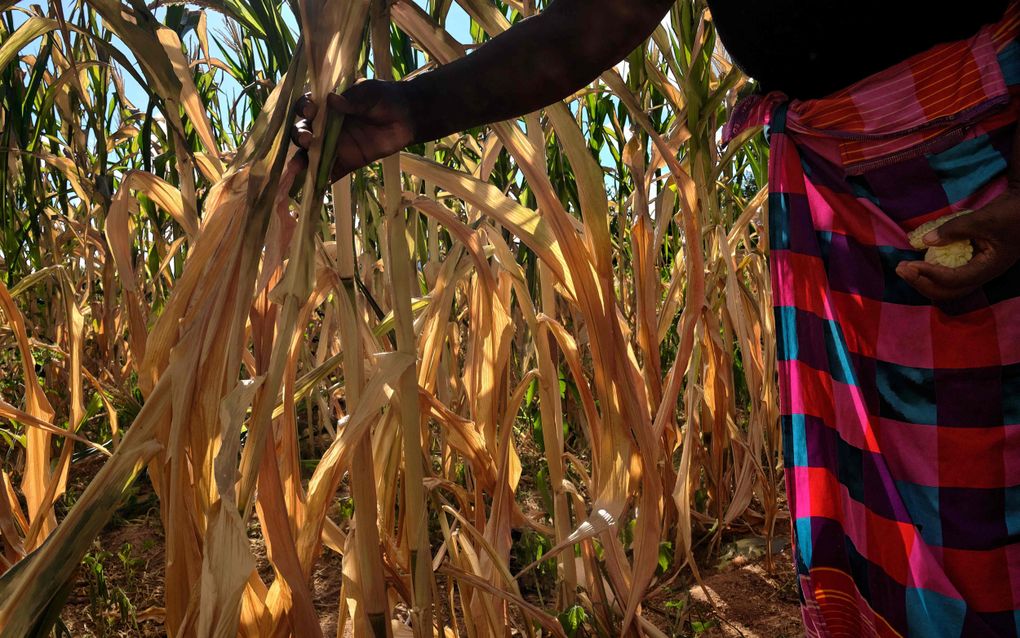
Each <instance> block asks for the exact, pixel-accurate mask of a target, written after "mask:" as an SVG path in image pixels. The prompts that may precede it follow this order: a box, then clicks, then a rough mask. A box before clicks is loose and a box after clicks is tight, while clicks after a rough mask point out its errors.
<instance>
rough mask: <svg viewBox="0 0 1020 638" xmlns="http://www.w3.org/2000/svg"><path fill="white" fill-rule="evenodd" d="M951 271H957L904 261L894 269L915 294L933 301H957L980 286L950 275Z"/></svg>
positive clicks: (966, 279) (967, 279)
mask: <svg viewBox="0 0 1020 638" xmlns="http://www.w3.org/2000/svg"><path fill="white" fill-rule="evenodd" d="M953 270H957V269H955V268H946V267H945V266H939V265H936V264H929V263H927V262H924V261H905V262H902V263H900V265H899V266H897V267H896V274H897V275H899V276H900V277H901V278H902V279H903V280H904V281H906V282H907V283H908V284H910V285H911V286H912V287H913V288H914V289H915V290H917V292H919V293H921V294H922V295H924V296H925V297H927V298H929V299H932V300H934V301H949V300H951V299H957V298H959V297H962V296H964V295H966V294H968V293H970V292H973V291H974V290H976V289H977V288H978V286H980V283H974V282H973V281H972V280H970V279H969V278H960V277H959V276H957V275H953V274H951V273H952V271H953ZM944 271H948V272H944Z"/></svg>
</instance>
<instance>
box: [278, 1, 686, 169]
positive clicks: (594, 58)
mask: <svg viewBox="0 0 1020 638" xmlns="http://www.w3.org/2000/svg"><path fill="white" fill-rule="evenodd" d="M672 4H673V0H555V1H554V2H553V3H552V4H551V5H550V6H549V8H548V9H546V10H545V11H544V12H542V13H541V14H539V15H537V16H535V17H532V18H529V19H527V20H523V21H521V22H519V23H518V24H516V25H514V26H513V27H512V28H510V29H508V30H507V31H506V32H505V33H503V34H501V35H499V36H496V37H494V38H492V39H491V40H489V41H488V42H486V43H485V44H483V45H482V46H480V47H478V49H477V50H475V51H474V52H472V53H471V54H470V55H468V56H465V57H464V58H462V59H460V60H457V61H455V62H453V63H451V64H447V65H445V66H442V67H440V68H438V69H436V70H435V71H432V72H430V73H425V74H423V75H421V76H419V77H417V78H415V79H414V80H411V81H408V82H380V81H375V80H372V81H367V82H362V83H360V84H357V85H355V86H354V87H352V88H351V89H349V90H348V91H347V92H345V93H344V94H343V95H333V96H330V98H329V107H330V109H331V110H332V111H334V112H336V113H343V114H344V115H345V116H346V117H345V120H344V127H343V132H342V133H341V138H340V141H339V144H338V150H337V160H336V164H335V166H334V170H333V176H334V178H338V177H340V176H342V175H345V174H347V173H349V172H350V171H352V170H355V169H357V168H360V167H361V166H365V165H366V164H368V163H370V162H373V161H375V160H377V159H379V158H381V157H385V156H386V155H389V154H391V153H394V152H396V151H398V150H400V149H402V148H404V147H405V146H408V145H409V144H412V143H415V142H424V141H429V140H433V139H436V138H439V137H443V136H445V135H448V134H450V133H454V132H457V131H462V130H465V129H469V128H473V127H475V126H479V125H482V124H487V123H490V122H496V121H500V120H505V119H508V118H511V117H515V116H518V115H522V114H524V113H529V112H531V111H534V110H536V109H538V108H541V107H543V106H546V105H548V104H551V103H553V102H555V101H557V100H560V99H563V98H564V97H566V96H568V95H570V94H571V93H573V92H574V91H577V90H578V89H580V88H581V87H583V86H585V85H586V84H588V83H589V82H591V81H592V80H593V79H595V78H596V77H597V76H598V75H599V74H600V73H602V71H604V70H606V69H607V68H609V67H611V66H612V65H613V64H615V63H617V62H618V61H620V60H621V59H623V58H624V57H625V56H626V55H627V54H628V53H630V52H631V51H632V50H633V49H634V48H635V47H636V46H637V45H638V44H640V43H641V42H642V41H643V40H644V39H645V38H647V37H648V36H649V34H651V32H652V31H653V30H654V29H655V27H656V26H658V24H659V22H660V21H661V20H662V18H663V16H664V15H665V14H666V12H667V11H668V10H669V8H670V7H671V6H672ZM317 108H318V107H317V105H315V104H312V103H311V102H309V101H308V100H304V101H303V102H302V103H301V104H299V105H298V112H299V114H300V115H301V116H302V117H303V118H305V119H304V120H302V121H301V122H299V123H298V124H297V126H296V127H295V131H294V136H293V137H294V141H295V142H296V143H297V144H298V145H300V146H303V147H307V145H308V143H309V142H310V140H311V132H310V131H309V130H308V125H309V124H308V122H309V121H310V120H311V118H312V117H313V116H314V114H315V112H316V110H317Z"/></svg>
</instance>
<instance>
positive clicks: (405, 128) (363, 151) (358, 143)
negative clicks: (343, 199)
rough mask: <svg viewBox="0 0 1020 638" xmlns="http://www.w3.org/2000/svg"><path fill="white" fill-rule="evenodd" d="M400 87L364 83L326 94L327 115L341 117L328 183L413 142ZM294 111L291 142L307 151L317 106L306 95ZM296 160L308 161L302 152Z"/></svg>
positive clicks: (412, 134) (373, 82)
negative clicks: (342, 121) (342, 118)
mask: <svg viewBox="0 0 1020 638" xmlns="http://www.w3.org/2000/svg"><path fill="white" fill-rule="evenodd" d="M403 88H404V87H403V86H402V84H401V83H399V82H381V81H379V80H366V81H364V82H360V83H358V84H355V85H354V86H352V87H351V88H349V89H348V90H347V91H345V92H344V93H343V94H342V95H338V94H335V93H332V94H330V95H329V97H328V99H327V100H326V107H327V108H328V109H329V116H330V117H335V116H337V115H343V116H344V124H343V127H342V128H341V129H340V139H339V140H338V142H337V146H336V158H335V160H334V162H333V169H332V171H331V173H330V178H331V179H332V180H338V179H340V178H341V177H343V176H344V175H347V174H348V173H350V172H351V171H354V170H357V169H359V168H361V167H362V166H367V165H368V164H370V163H372V162H374V161H375V160H377V159H380V158H383V157H386V156H388V155H392V154H393V153H396V152H397V151H399V150H400V149H402V148H404V147H405V146H407V145H409V144H411V143H412V142H413V141H414V133H415V132H414V125H413V122H412V118H411V105H410V104H409V102H408V99H407V97H406V92H405V91H404V90H403ZM296 110H297V114H298V116H299V117H300V118H301V119H300V120H298V121H297V123H296V124H295V125H294V128H293V129H292V130H291V139H292V140H293V141H294V143H295V144H297V145H298V146H300V147H301V148H302V149H305V150H307V149H308V146H309V145H310V144H311V143H312V135H313V132H312V130H311V123H312V121H313V120H314V118H315V115H316V114H317V113H318V111H319V105H318V104H316V103H315V102H313V101H312V100H311V98H309V97H308V96H307V95H306V96H304V97H302V98H301V99H300V100H299V101H298V103H297V105H296ZM296 161H297V162H302V161H304V162H307V161H308V160H307V157H306V156H304V154H303V153H302V154H299V156H298V158H297V159H296Z"/></svg>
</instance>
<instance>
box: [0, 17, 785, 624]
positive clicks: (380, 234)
mask: <svg viewBox="0 0 1020 638" xmlns="http://www.w3.org/2000/svg"><path fill="white" fill-rule="evenodd" d="M543 5H544V3H543V2H537V3H536V2H534V0H506V1H505V2H503V1H494V0H396V1H392V0H343V1H336V0H332V1H326V0H294V1H293V2H291V3H288V4H281V3H278V2H275V1H271V0H215V1H206V0H203V1H202V2H194V3H178V2H174V3H166V4H164V3H162V2H158V1H157V2H155V3H153V4H149V5H146V4H145V3H142V2H140V1H137V0H131V1H130V2H123V1H122V0H80V1H79V2H78V3H75V4H69V3H64V2H50V3H49V4H48V5H46V6H39V5H31V4H28V3H24V4H22V3H13V2H11V1H10V0H0V83H2V84H0V86H2V89H3V90H2V92H0V185H2V188H0V228H2V233H0V263H2V268H0V272H2V275H3V276H2V277H0V317H2V326H3V330H2V331H0V346H2V349H0V418H2V422H3V423H2V428H0V434H2V439H3V445H4V446H5V451H4V465H3V467H2V475H0V477H2V488H0V635H2V636H5V637H6V636H12V637H19V638H20V637H22V636H45V635H50V632H51V631H52V630H53V627H54V626H55V625H58V624H59V623H60V618H61V614H62V612H63V610H64V606H65V602H66V599H67V596H68V593H69V591H70V589H71V587H72V586H73V584H74V582H75V579H76V577H77V576H76V572H77V568H78V565H79V564H80V563H81V561H82V559H83V557H84V556H85V554H86V552H88V551H89V549H90V547H91V545H92V542H93V540H94V539H95V538H96V537H97V536H98V535H99V534H100V532H101V531H102V530H103V529H104V527H105V526H107V525H108V523H109V522H110V520H111V518H112V517H113V515H114V514H115V513H116V512H117V510H118V507H119V506H120V504H121V502H122V500H123V498H124V496H125V495H126V494H127V492H128V491H129V490H130V489H131V488H132V485H133V484H135V483H136V482H139V481H142V482H147V483H148V484H151V487H152V490H153V491H154V492H155V494H156V495H157V497H158V503H159V521H160V524H161V525H162V528H163V536H164V538H165V561H164V564H163V565H162V571H163V574H164V579H165V586H164V600H163V601H162V605H161V607H160V609H159V610H158V616H159V618H160V621H161V622H162V623H163V629H162V630H163V631H165V633H166V634H167V635H170V636H249V637H255V636H302V637H305V636H321V635H323V630H322V625H321V621H320V614H319V612H318V611H317V610H316V608H315V607H314V605H313V603H312V601H313V591H312V588H313V583H312V580H311V576H312V573H313V570H314V568H315V566H316V565H317V564H318V563H319V562H320V561H321V560H322V558H323V555H324V553H336V554H338V555H340V556H341V557H342V575H340V582H341V587H340V593H339V597H338V599H337V600H336V601H335V605H334V607H333V608H332V610H331V611H330V614H331V615H332V616H333V617H335V618H336V622H337V625H338V630H337V632H338V633H337V635H345V634H344V632H348V634H347V635H354V636H376V637H379V636H393V635H414V636H429V637H431V636H471V637H476V636H478V637H482V636H504V635H506V636H509V635H511V634H517V635H529V636H565V635H567V634H568V633H571V634H574V633H575V631H576V630H577V627H576V626H574V627H568V624H569V623H567V622H565V621H564V618H565V615H566V614H567V613H568V612H571V610H580V611H581V612H583V613H582V614H581V615H582V617H583V619H584V620H583V623H582V625H583V631H584V632H585V633H586V634H588V635H600V636H621V635H626V636H645V635H649V636H664V635H666V634H665V633H664V631H665V630H664V629H663V628H661V627H656V626H655V623H654V622H653V621H652V620H650V619H649V618H648V617H647V614H645V613H643V603H644V602H645V601H646V600H647V598H648V596H649V595H650V593H652V592H654V591H656V590H658V589H661V588H663V587H666V586H668V585H669V583H671V582H673V581H675V580H676V579H678V578H681V579H697V578H699V571H698V563H697V559H698V557H699V556H706V555H709V554H710V553H711V551H712V550H713V549H714V548H716V547H717V546H718V544H719V543H720V542H721V540H722V539H723V538H724V535H726V534H729V533H734V532H738V531H747V530H750V531H753V532H755V533H758V534H761V535H763V536H766V537H771V535H772V534H773V533H774V532H775V531H776V529H777V523H779V524H780V525H781V524H782V523H780V521H781V519H782V513H781V503H780V498H779V493H780V481H781V476H780V474H779V471H780V468H781V465H780V460H779V441H778V430H777V427H778V416H777V414H778V413H777V398H776V389H775V381H774V378H775V348H774V329H773V323H772V317H771V314H770V310H769V306H770V291H769V277H768V271H767V265H766V250H767V246H768V237H767V230H766V227H765V221H764V220H765V216H764V215H763V213H764V211H763V207H764V205H765V202H766V197H765V190H764V186H765V183H764V182H765V172H766V171H765V162H766V151H765V147H764V141H763V139H762V137H761V136H760V135H759V134H758V133H759V132H758V131H750V132H748V133H746V134H745V135H743V136H741V137H740V138H738V139H736V140H734V141H733V142H731V143H730V145H729V146H728V147H726V148H722V147H721V146H720V144H719V141H718V140H719V132H720V130H721V128H722V126H723V125H724V124H725V122H726V119H727V116H728V113H729V112H730V109H731V108H732V106H733V104H734V103H735V101H736V99H737V95H738V93H740V92H741V91H745V90H748V89H749V88H750V87H748V86H747V80H746V79H745V78H744V77H743V76H742V75H741V73H740V72H739V70H737V69H736V68H734V67H733V66H732V65H731V63H730V62H729V61H728V58H727V57H726V55H725V52H724V51H722V49H721V48H720V47H719V46H718V44H717V42H716V39H715V34H714V29H713V26H712V22H711V16H710V15H709V14H708V13H707V12H706V11H705V10H704V6H703V3H702V2H700V1H699V0H679V1H678V3H677V5H676V6H675V7H674V9H673V10H672V11H671V13H670V15H669V18H668V19H667V20H666V21H664V22H663V24H662V25H661V27H660V28H658V29H657V30H656V32H655V33H654V35H653V36H652V37H651V38H650V39H649V40H648V41H647V42H646V43H645V44H644V45H642V46H641V47H640V48H638V49H637V50H636V51H634V52H633V54H632V55H630V56H629V57H628V58H627V60H625V61H624V62H623V63H621V64H620V65H618V66H617V67H615V68H613V69H610V70H608V71H606V72H605V73H604V74H603V75H602V76H601V77H600V78H599V79H598V80H597V81H596V82H594V83H593V84H592V85H591V86H589V87H587V88H586V89H584V90H582V91H580V92H579V93H577V94H575V95H573V96H571V97H570V98H569V99H567V100H565V101H563V102H561V103H557V104H553V105H550V106H549V107H548V108H546V109H543V110H542V111H540V112H536V113H532V114H529V115H527V116H525V117H522V118H520V120H518V121H514V122H502V123H497V124H493V125H491V126H486V127H482V128H479V129H475V130H470V131H465V132H463V133H462V134H458V135H453V136H450V137H447V138H445V139H441V140H438V141H436V142H430V143H428V144H423V145H418V146H416V147H412V148H410V149H408V150H407V151H406V152H402V153H400V154H398V155H394V156H392V157H389V158H387V159H385V160H383V161H381V162H379V163H378V164H376V165H373V166H369V167H367V168H364V169H361V170H359V171H357V172H355V173H354V174H352V175H349V176H347V177H345V178H343V179H342V180H340V181H338V182H335V183H333V184H330V183H328V182H329V180H328V174H329V167H330V160H331V158H332V156H333V153H334V152H335V144H336V138H337V132H338V130H339V129H338V127H341V126H343V123H342V121H337V120H333V121H330V122H327V121H326V115H325V114H326V109H321V113H320V114H319V115H318V116H317V117H318V121H316V122H315V128H314V130H316V131H321V132H322V134H321V135H319V136H317V137H316V138H315V139H314V141H313V142H312V144H311V147H310V149H309V152H308V155H309V162H308V166H309V167H308V170H307V171H304V172H302V173H299V172H297V171H296V170H295V169H294V168H293V167H294V165H293V164H291V163H289V162H288V160H289V158H290V156H291V155H292V154H293V152H294V149H293V148H292V147H291V146H290V143H289V128H290V126H291V124H292V122H293V120H294V114H293V104H294V103H295V101H296V99H297V98H298V97H299V96H300V95H302V94H304V93H305V92H310V93H311V95H312V97H313V99H317V100H322V99H324V98H325V96H326V95H327V94H328V93H330V92H336V91H342V90H343V89H345V88H346V87H348V86H350V85H351V84H353V83H354V82H356V81H358V80H359V79H361V78H366V77H374V78H383V79H392V80H394V81H401V80H402V79H404V78H405V77H408V76H413V75H415V74H418V73H423V72H428V69H429V67H432V66H435V65H442V64H445V63H448V62H450V61H451V60H454V59H456V58H458V57H460V56H463V55H466V53H467V51H469V50H470V47H471V46H473V45H475V44H478V43H480V42H482V41H484V40H485V39H486V38H488V37H491V36H494V35H496V34H498V33H500V32H502V31H504V30H505V29H507V28H509V27H510V25H511V24H513V23H514V22H515V21H517V20H519V19H521V18H523V17H527V16H529V15H532V14H534V13H536V12H538V11H540V10H541V9H542V7H543ZM457 16H460V18H457ZM458 19H459V20H462V21H463V23H464V24H467V29H461V33H459V34H458V36H457V37H455V36H454V35H453V34H452V33H451V31H454V30H456V29H454V27H453V24H454V22H456V21H457V20H458ZM458 38H460V39H458ZM99 457H102V459H103V460H102V463H101V464H100V465H99V467H100V468H101V469H99V470H98V472H96V473H95V474H94V476H90V477H88V479H89V480H88V482H87V487H85V489H84V491H83V492H82V493H81V494H80V495H75V498H73V499H72V498H70V496H68V495H66V493H67V491H68V480H69V476H71V475H75V474H76V468H77V466H78V465H79V464H81V463H83V462H84V461H85V460H88V459H94V458H99ZM341 495H343V496H344V497H346V498H349V499H350V501H351V502H352V503H353V513H350V512H348V513H347V514H340V513H338V510H337V503H338V500H339V498H340V496H341ZM250 533H254V534H257V535H258V536H260V537H261V539H262V540H263V541H264V544H265V550H266V560H267V561H268V565H269V566H270V567H271V570H269V571H268V572H266V570H262V571H260V570H258V569H257V564H256V559H255V556H254V554H253V549H252V543H251V540H250V538H249V534H250ZM524 538H532V539H534V538H538V539H541V540H540V543H539V546H540V547H542V548H543V549H542V550H541V551H540V552H539V555H538V556H534V555H531V556H529V557H527V558H522V556H524V555H526V553H522V552H521V551H519V549H520V547H521V543H522V542H523V541H522V539H524ZM538 572H542V573H544V574H551V578H549V579H547V580H545V581H543V580H542V579H540V578H538V577H537V576H536V574H537V573H538ZM267 574H268V575H267ZM571 613H573V612H571ZM575 624H576V623H575ZM568 630H569V631H568Z"/></svg>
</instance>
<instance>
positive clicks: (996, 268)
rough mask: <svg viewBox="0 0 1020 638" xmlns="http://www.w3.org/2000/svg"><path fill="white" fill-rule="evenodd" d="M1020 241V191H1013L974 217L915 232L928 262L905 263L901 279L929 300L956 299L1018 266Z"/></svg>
mask: <svg viewBox="0 0 1020 638" xmlns="http://www.w3.org/2000/svg"><path fill="white" fill-rule="evenodd" d="M1018 183H1020V182H1018ZM1018 236H1020V187H1012V186H1011V187H1010V188H1008V189H1007V190H1006V191H1005V192H1003V193H1002V194H1001V195H999V196H998V197H996V198H995V199H993V200H992V201H991V202H989V203H988V204H986V205H985V206H983V207H981V208H979V209H977V210H974V211H973V212H971V211H961V212H960V213H957V214H954V215H947V216H946V217H943V218H941V219H937V220H935V221H934V222H929V223H928V224H925V225H923V226H921V227H919V228H917V229H916V230H914V231H913V232H912V233H910V236H909V239H910V242H911V245H912V246H913V247H914V248H916V249H918V250H922V249H927V254H926V255H925V259H924V261H904V262H901V263H900V264H899V265H898V266H897V267H896V274H898V275H899V276H900V277H902V278H903V280H904V281H906V282H907V283H908V284H910V285H911V286H913V287H914V288H915V289H916V290H917V291H918V292H920V293H921V294H922V295H924V296H926V297H928V298H929V299H933V300H935V301H948V300H950V299H956V298H959V297H962V296H964V295H967V294H970V293H972V292H974V291H975V290H977V289H978V288H980V287H981V286H983V285H985V284H986V283H988V282H989V281H991V280H993V279H995V278H996V277H999V276H1001V275H1003V274H1004V273H1006V272H1007V271H1008V270H1010V268H1011V267H1012V266H1013V265H1014V264H1015V263H1017V260H1018V259H1020V243H1018V242H1017V237H1018ZM935 249H940V250H938V251H936V252H934V253H933V251H934V250H935Z"/></svg>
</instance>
